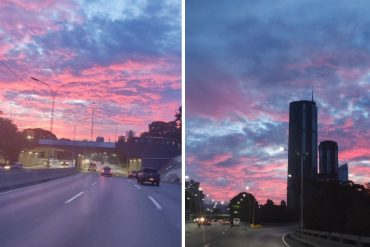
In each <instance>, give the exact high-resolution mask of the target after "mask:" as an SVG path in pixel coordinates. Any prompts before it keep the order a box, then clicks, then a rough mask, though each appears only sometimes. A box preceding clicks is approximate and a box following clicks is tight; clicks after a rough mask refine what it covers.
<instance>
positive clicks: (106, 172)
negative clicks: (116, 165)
mask: <svg viewBox="0 0 370 247" xmlns="http://www.w3.org/2000/svg"><path fill="white" fill-rule="evenodd" d="M101 175H102V176H108V177H112V169H111V168H110V167H109V166H104V167H103V170H102V171H101Z"/></svg>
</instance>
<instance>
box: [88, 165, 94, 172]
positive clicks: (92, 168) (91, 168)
mask: <svg viewBox="0 0 370 247" xmlns="http://www.w3.org/2000/svg"><path fill="white" fill-rule="evenodd" d="M87 170H88V171H89V172H96V164H95V163H90V164H89V167H88V168H87Z"/></svg>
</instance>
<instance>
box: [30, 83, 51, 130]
mask: <svg viewBox="0 0 370 247" xmlns="http://www.w3.org/2000/svg"><path fill="white" fill-rule="evenodd" d="M31 79H32V80H34V81H37V82H40V83H42V84H44V85H46V86H47V87H48V88H49V90H50V92H51V97H52V105H51V120H50V132H51V133H53V123H54V110H55V97H56V91H55V90H53V88H52V87H51V86H50V85H49V84H48V83H46V82H44V81H41V80H39V79H37V78H35V77H31Z"/></svg>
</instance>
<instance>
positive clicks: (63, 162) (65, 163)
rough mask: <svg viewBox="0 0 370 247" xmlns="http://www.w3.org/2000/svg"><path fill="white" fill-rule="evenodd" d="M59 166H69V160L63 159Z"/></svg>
mask: <svg viewBox="0 0 370 247" xmlns="http://www.w3.org/2000/svg"><path fill="white" fill-rule="evenodd" d="M61 166H63V167H69V162H68V161H65V160H64V161H62V164H61Z"/></svg>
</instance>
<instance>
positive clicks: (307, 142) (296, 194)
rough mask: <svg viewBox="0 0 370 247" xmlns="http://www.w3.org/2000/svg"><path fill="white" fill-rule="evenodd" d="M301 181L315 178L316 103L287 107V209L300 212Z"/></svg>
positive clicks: (303, 103)
mask: <svg viewBox="0 0 370 247" xmlns="http://www.w3.org/2000/svg"><path fill="white" fill-rule="evenodd" d="M301 166H302V167H303V182H304V181H307V180H309V179H316V177H317V107H316V103H315V101H313V100H312V101H308V100H301V101H294V102H291V103H290V104H289V146H288V196H287V197H288V208H290V209H291V210H293V211H295V212H296V213H298V212H299V207H300V195H301Z"/></svg>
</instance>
